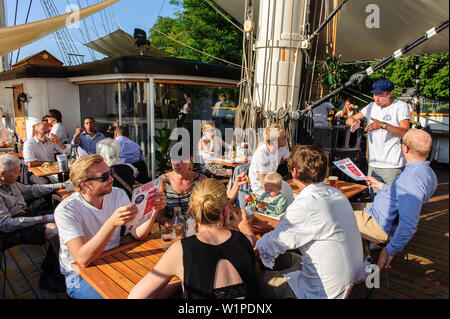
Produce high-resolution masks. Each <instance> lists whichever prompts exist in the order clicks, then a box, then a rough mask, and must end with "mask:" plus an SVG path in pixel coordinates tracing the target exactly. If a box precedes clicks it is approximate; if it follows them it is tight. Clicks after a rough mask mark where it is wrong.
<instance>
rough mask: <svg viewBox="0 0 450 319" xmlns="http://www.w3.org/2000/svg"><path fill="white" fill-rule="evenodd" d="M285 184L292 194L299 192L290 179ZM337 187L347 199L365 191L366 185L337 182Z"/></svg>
mask: <svg viewBox="0 0 450 319" xmlns="http://www.w3.org/2000/svg"><path fill="white" fill-rule="evenodd" d="M286 182H287V183H288V184H289V186H291V188H292V191H293V192H294V194H299V193H300V190H299V189H298V188H297V186H296V185H295V184H294V181H293V180H292V179H290V180H288V181H286ZM326 183H328V180H326ZM338 187H339V190H340V191H341V192H342V193H344V195H345V196H347V198H351V197H353V196H355V195H357V194H359V193H361V192H363V191H364V190H366V189H367V185H361V184H356V183H350V182H344V181H338Z"/></svg>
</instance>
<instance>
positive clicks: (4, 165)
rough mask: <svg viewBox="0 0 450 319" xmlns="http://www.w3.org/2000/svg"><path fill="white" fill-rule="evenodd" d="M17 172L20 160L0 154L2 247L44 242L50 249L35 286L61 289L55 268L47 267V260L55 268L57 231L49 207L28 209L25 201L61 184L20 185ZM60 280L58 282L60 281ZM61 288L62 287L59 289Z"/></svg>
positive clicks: (18, 172) (0, 232)
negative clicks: (37, 283) (47, 242)
mask: <svg viewBox="0 0 450 319" xmlns="http://www.w3.org/2000/svg"><path fill="white" fill-rule="evenodd" d="M19 175H20V160H19V159H18V158H17V157H15V156H13V155H10V154H6V155H1V156H0V238H1V242H2V245H3V247H6V248H9V247H12V246H15V245H20V244H27V245H30V244H36V245H42V244H44V243H45V242H46V241H49V242H50V243H51V246H52V247H53V248H54V250H53V249H48V250H47V256H46V258H45V260H47V263H44V266H45V267H44V271H43V273H42V274H41V278H40V281H39V285H40V287H42V288H45V289H52V290H53V289H54V288H56V290H61V286H62V285H61V284H59V282H61V280H60V279H61V278H57V277H58V276H61V275H60V274H59V275H58V271H56V273H55V272H53V271H52V270H50V269H48V268H47V267H49V266H50V265H51V264H50V263H48V261H50V259H51V260H52V263H53V264H55V265H56V267H55V268H56V269H58V265H57V262H58V258H57V256H58V250H59V245H58V236H57V235H58V230H57V229H56V225H55V221H54V217H53V210H48V209H46V210H40V209H37V208H34V209H30V208H29V207H28V205H27V203H26V201H27V200H32V199H38V198H41V197H43V196H45V195H48V194H51V193H52V192H54V191H55V190H57V189H61V188H63V187H64V184H63V183H57V184H48V185H37V184H36V185H24V184H22V183H19V182H17V178H18V177H19ZM63 283H64V281H62V284H63ZM62 291H64V288H62Z"/></svg>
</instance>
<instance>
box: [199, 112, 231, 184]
mask: <svg viewBox="0 0 450 319" xmlns="http://www.w3.org/2000/svg"><path fill="white" fill-rule="evenodd" d="M216 132H217V128H216V125H215V124H214V123H213V122H211V121H207V122H203V123H202V134H203V136H202V138H201V139H200V141H199V142H198V151H199V154H200V160H201V163H200V164H201V166H202V172H203V173H205V174H206V175H214V176H222V177H230V176H231V175H232V174H233V170H231V169H226V168H224V167H223V165H220V164H216V163H212V162H211V160H210V159H209V158H211V157H217V156H219V155H220V154H221V153H222V147H224V148H225V149H232V146H231V145H230V144H228V143H226V142H225V141H224V140H222V139H221V138H220V137H218V136H217V135H216Z"/></svg>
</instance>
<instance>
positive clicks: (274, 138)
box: [248, 124, 290, 196]
mask: <svg viewBox="0 0 450 319" xmlns="http://www.w3.org/2000/svg"><path fill="white" fill-rule="evenodd" d="M264 135H265V143H262V144H261V145H259V146H258V148H257V149H256V151H255V153H254V154H253V156H252V160H251V163H250V167H249V173H248V177H249V179H250V183H251V187H252V190H253V192H254V193H255V195H257V196H260V195H262V194H264V189H263V186H262V185H264V177H265V176H266V175H267V174H269V173H275V172H276V171H277V169H278V165H279V164H280V162H281V161H282V160H283V159H287V158H288V157H289V154H290V153H289V150H288V149H287V147H286V132H285V131H284V128H283V127H282V126H281V125H278V124H272V125H270V126H268V127H267V128H266V130H265V134H264Z"/></svg>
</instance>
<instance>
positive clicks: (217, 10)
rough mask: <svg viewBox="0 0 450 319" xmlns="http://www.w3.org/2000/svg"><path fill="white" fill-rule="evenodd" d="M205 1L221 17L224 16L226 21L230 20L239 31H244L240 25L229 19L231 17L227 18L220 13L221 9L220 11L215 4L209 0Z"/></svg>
mask: <svg viewBox="0 0 450 319" xmlns="http://www.w3.org/2000/svg"><path fill="white" fill-rule="evenodd" d="M205 2H206V3H207V4H209V6H210V7H211V8H213V9H214V10H216V12H217V13H218V14H220V15H221V16H222V17H224V18H225V20H227V21H228V22H230V23H231V24H232V25H234V26H235V27H236V28H238V29H239V30H240V31H241V32H244V30H243V29H242V28H241V27H240V26H238V25H237V24H236V23H234V22H233V21H231V19H229V18H228V17H227V16H226V15H225V14H224V13H222V11H220V10H219V9H218V8H216V6H214V5H213V4H212V3H211V2H210V1H209V0H205Z"/></svg>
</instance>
